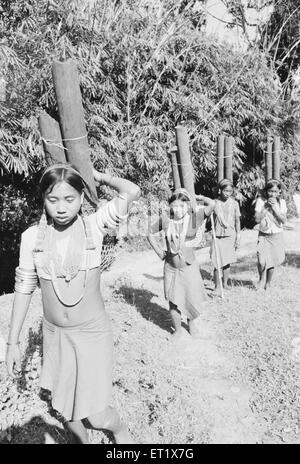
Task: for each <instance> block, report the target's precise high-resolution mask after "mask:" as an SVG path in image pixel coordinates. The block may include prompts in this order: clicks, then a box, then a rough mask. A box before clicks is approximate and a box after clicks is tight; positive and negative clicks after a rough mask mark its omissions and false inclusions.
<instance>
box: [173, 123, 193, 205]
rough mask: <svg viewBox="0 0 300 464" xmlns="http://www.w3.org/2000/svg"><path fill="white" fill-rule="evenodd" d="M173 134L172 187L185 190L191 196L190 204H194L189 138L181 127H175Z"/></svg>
mask: <svg viewBox="0 0 300 464" xmlns="http://www.w3.org/2000/svg"><path fill="white" fill-rule="evenodd" d="M175 133H176V147H175V148H174V149H173V150H171V152H170V157H171V166H172V175H173V186H174V189H177V188H180V187H182V188H185V189H186V190H187V191H188V192H189V194H190V195H191V198H192V203H193V204H195V203H196V199H195V187H194V183H195V180H194V179H195V177H194V171H193V166H192V159H191V153H190V148H189V136H188V133H187V130H186V128H185V127H183V126H176V128H175Z"/></svg>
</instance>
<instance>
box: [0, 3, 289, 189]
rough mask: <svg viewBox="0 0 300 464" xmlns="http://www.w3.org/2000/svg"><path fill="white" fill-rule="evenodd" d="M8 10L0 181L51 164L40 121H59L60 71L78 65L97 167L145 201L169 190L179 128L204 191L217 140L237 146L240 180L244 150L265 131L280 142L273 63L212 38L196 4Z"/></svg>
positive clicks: (0, 27) (0, 25)
mask: <svg viewBox="0 0 300 464" xmlns="http://www.w3.org/2000/svg"><path fill="white" fill-rule="evenodd" d="M2 3H3V6H2V13H1V15H0V35H1V36H2V37H3V40H4V41H5V47H6V48H5V50H6V56H7V59H6V66H5V73H6V80H7V82H8V88H7V98H6V101H5V102H4V104H3V105H2V106H1V107H0V124H1V138H0V166H1V168H2V171H11V170H15V171H16V170H17V171H18V172H21V173H22V172H23V173H24V174H25V175H28V174H30V173H31V172H34V171H36V170H39V169H41V167H42V166H43V164H44V162H45V160H44V155H43V152H42V145H41V141H40V140H39V135H38V125H37V118H38V116H39V114H40V112H41V111H42V110H46V111H47V112H48V114H50V115H51V116H53V117H55V118H57V108H56V102H55V98H54V91H53V86H52V80H51V75H50V73H51V63H52V61H53V60H54V59H67V58H73V59H75V60H76V61H77V62H78V64H79V74H80V79H81V82H80V84H81V91H82V96H83V105H84V111H85V120H86V122H87V128H88V134H89V136H88V137H89V144H90V147H91V149H92V159H93V162H94V163H95V165H96V167H97V168H99V169H109V170H110V171H111V172H112V173H115V174H121V175H123V176H127V177H129V178H131V179H133V180H136V181H138V182H139V183H140V184H141V185H143V188H144V190H145V192H147V191H153V192H154V191H157V189H159V190H160V191H166V190H167V189H168V184H169V179H170V163H169V160H168V155H167V153H168V150H169V149H170V147H171V146H172V145H173V143H174V128H175V126H176V125H180V124H184V126H185V127H187V129H188V134H189V139H190V144H191V145H190V146H191V150H192V156H193V163H194V167H195V171H196V175H197V177H198V179H202V178H211V179H213V178H215V176H216V160H215V144H216V136H217V134H219V133H221V132H223V133H227V134H231V135H232V136H233V137H234V142H235V146H236V151H235V163H236V167H240V169H242V166H243V160H244V159H245V154H244V152H243V146H244V141H245V139H247V140H249V141H250V142H252V143H253V144H255V145H256V146H258V147H261V148H262V147H263V143H264V140H265V134H266V129H265V128H266V126H267V127H268V129H269V130H270V133H272V131H273V133H274V132H275V129H276V130H277V127H278V123H279V121H280V118H281V116H282V113H281V112H282V107H281V100H280V92H281V88H280V86H279V84H278V82H277V81H276V79H275V77H274V73H273V71H272V70H271V69H270V68H269V67H268V62H267V60H266V59H265V57H264V55H263V54H262V53H260V52H258V51H249V52H247V53H243V52H237V51H234V50H233V49H231V48H230V46H229V45H225V44H218V43H216V42H215V41H214V40H212V39H211V38H209V37H205V36H204V35H203V33H202V31H201V25H202V23H203V21H204V16H203V13H201V11H200V10H197V9H196V3H197V2H195V1H188V0H187V1H179V0H177V1H171V0H165V1H157V2H152V1H150V0H149V1H146V0H144V1H141V2H138V1H137V0H122V1H117V0H115V1H110V2H109V1H106V0H95V1H93V2H90V1H89V2H87V1H85V2H83V1H78V0H76V1H75V0H67V1H62V0H52V1H51V2H49V1H48V0H21V1H16V0H10V1H8V0H7V1H5V2H2ZM199 11H200V12H199ZM0 45H1V44H0ZM0 50H1V46H0ZM8 50H9V53H8ZM0 56H1V55H0ZM237 76H238V77H237ZM283 147H284V144H283ZM137 173H138V174H137Z"/></svg>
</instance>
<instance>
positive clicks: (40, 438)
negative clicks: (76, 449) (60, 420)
mask: <svg viewBox="0 0 300 464" xmlns="http://www.w3.org/2000/svg"><path fill="white" fill-rule="evenodd" d="M0 436H1V439H0V444H10V443H12V444H34V445H37V444H45V443H47V442H51V443H53V442H54V443H55V444H67V443H68V442H69V439H70V435H69V433H68V432H67V430H64V429H61V428H59V427H57V426H55V425H50V424H48V423H47V422H45V421H44V419H43V418H42V417H41V416H35V417H32V419H30V421H29V422H26V423H25V424H23V425H20V426H15V425H13V426H11V427H9V428H8V429H5V430H3V431H1V435H0Z"/></svg>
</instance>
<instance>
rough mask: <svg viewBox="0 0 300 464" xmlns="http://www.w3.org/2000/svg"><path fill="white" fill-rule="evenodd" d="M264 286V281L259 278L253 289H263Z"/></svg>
mask: <svg viewBox="0 0 300 464" xmlns="http://www.w3.org/2000/svg"><path fill="white" fill-rule="evenodd" d="M264 288H265V283H264V281H263V280H259V281H258V282H257V284H256V285H255V290H263V289H264Z"/></svg>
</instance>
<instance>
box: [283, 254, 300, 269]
mask: <svg viewBox="0 0 300 464" xmlns="http://www.w3.org/2000/svg"><path fill="white" fill-rule="evenodd" d="M284 266H294V267H300V253H286V256H285V262H284Z"/></svg>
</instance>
